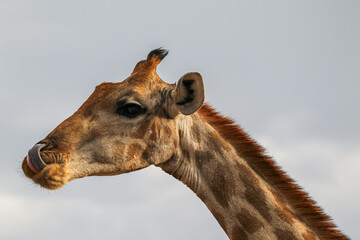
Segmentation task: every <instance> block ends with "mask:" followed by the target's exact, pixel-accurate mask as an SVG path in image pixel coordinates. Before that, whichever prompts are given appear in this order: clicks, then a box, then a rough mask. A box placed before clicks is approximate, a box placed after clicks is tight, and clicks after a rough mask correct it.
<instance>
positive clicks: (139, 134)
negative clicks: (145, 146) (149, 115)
mask: <svg viewBox="0 0 360 240" xmlns="http://www.w3.org/2000/svg"><path fill="white" fill-rule="evenodd" d="M149 125H150V121H146V122H144V123H143V125H141V127H140V128H139V129H138V132H137V134H136V136H135V137H136V138H144V137H145V134H146V132H147V131H148V130H149Z"/></svg>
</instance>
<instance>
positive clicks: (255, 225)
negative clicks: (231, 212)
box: [236, 209, 264, 234]
mask: <svg viewBox="0 0 360 240" xmlns="http://www.w3.org/2000/svg"><path fill="white" fill-rule="evenodd" d="M236 218H237V219H238V220H239V223H240V225H242V226H243V227H244V228H245V230H246V232H248V233H250V234H251V233H254V232H256V231H257V230H258V229H259V228H262V227H263V226H264V225H263V224H262V222H260V220H259V219H257V218H256V217H254V216H252V215H251V214H250V212H249V211H248V210H246V209H241V211H240V213H238V214H236Z"/></svg>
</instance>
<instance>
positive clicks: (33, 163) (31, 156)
mask: <svg viewBox="0 0 360 240" xmlns="http://www.w3.org/2000/svg"><path fill="white" fill-rule="evenodd" d="M43 147H45V144H39V143H38V144H35V145H34V146H33V147H32V148H30V150H29V152H28V155H27V156H26V163H27V165H28V166H29V168H30V169H31V170H32V171H33V172H34V173H38V172H40V171H41V170H42V169H43V168H44V167H45V166H46V163H45V162H44V161H43V160H42V159H41V155H40V150H41V149H42V148H43Z"/></svg>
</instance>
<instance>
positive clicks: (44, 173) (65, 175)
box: [22, 158, 70, 190]
mask: <svg viewBox="0 0 360 240" xmlns="http://www.w3.org/2000/svg"><path fill="white" fill-rule="evenodd" d="M22 169H23V171H24V173H25V175H26V176H27V177H29V178H31V179H32V180H33V181H34V182H35V183H37V184H39V185H40V186H41V187H43V188H46V189H50V190H56V189H59V188H61V187H62V186H64V185H65V184H66V183H67V182H68V181H69V179H70V174H69V168H68V167H67V164H65V163H52V164H49V165H46V166H45V167H44V168H43V169H42V170H41V171H40V172H38V173H36V172H34V171H33V170H32V169H31V168H30V166H29V165H28V163H27V159H26V158H25V159H24V161H23V164H22Z"/></svg>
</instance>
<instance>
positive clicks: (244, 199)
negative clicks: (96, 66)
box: [22, 48, 348, 240]
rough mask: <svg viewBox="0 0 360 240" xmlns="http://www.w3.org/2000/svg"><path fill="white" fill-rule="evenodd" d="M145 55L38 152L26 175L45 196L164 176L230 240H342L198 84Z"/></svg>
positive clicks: (158, 52) (157, 53) (157, 55)
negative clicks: (151, 169) (78, 184)
mask: <svg viewBox="0 0 360 240" xmlns="http://www.w3.org/2000/svg"><path fill="white" fill-rule="evenodd" d="M167 54H168V51H167V50H165V49H162V48H159V49H155V50H153V51H151V52H150V53H149V54H148V56H147V58H146V60H143V61H140V62H139V63H138V64H136V66H135V68H134V70H133V72H132V73H131V75H130V76H129V77H128V78H127V79H125V80H124V81H122V82H117V83H109V82H105V83H102V84H100V85H99V86H97V87H96V89H95V91H94V92H93V93H92V94H91V95H90V97H89V98H88V99H87V100H86V101H85V102H84V103H83V104H82V106H81V107H80V108H79V109H78V110H77V111H76V112H75V113H74V114H73V115H72V116H70V117H69V118H68V119H66V120H65V121H63V122H62V123H61V124H60V125H58V126H57V127H56V128H55V129H54V130H53V131H52V132H50V134H48V135H47V136H46V137H45V138H44V139H43V140H41V141H40V142H38V143H37V144H35V145H34V146H33V147H32V148H31V149H30V150H29V152H28V155H27V156H26V157H25V159H24V160H23V162H22V169H23V171H24V173H25V175H26V176H27V177H29V178H31V179H32V180H33V181H34V182H35V183H37V184H39V185H40V186H42V187H44V188H47V189H52V190H54V189H58V188H60V187H62V186H63V185H64V184H66V183H67V182H69V181H72V180H75V179H78V178H82V177H86V176H94V175H97V176H107V175H117V174H122V173H127V172H131V171H135V170H139V169H142V168H145V167H147V166H150V165H155V166H157V167H160V168H161V169H163V170H164V171H165V172H167V173H169V174H170V175H172V176H174V177H175V178H177V179H178V180H180V181H181V182H183V183H184V184H185V185H187V186H188V187H189V188H190V189H191V190H192V191H193V192H195V194H196V195H197V196H198V197H199V198H200V199H201V200H202V201H203V202H204V204H205V205H206V206H207V207H208V209H209V210H210V211H211V213H212V214H213V216H214V217H215V218H216V220H217V221H218V223H219V224H220V226H221V227H222V228H223V230H224V231H225V233H226V234H227V236H228V237H229V239H234V240H237V239H242V240H243V239H245V240H246V239H305V240H312V239H348V238H347V236H345V235H344V234H342V233H341V232H340V231H339V230H337V228H336V226H335V225H334V224H333V223H332V222H331V220H330V218H329V217H328V216H327V215H326V214H325V213H324V212H323V211H322V209H321V208H320V207H319V206H317V205H316V204H315V202H314V201H313V200H312V199H311V198H310V197H309V196H308V195H307V193H305V192H304V191H302V190H301V188H300V187H299V186H298V185H297V184H296V183H295V182H294V181H293V180H292V179H291V178H290V177H288V176H287V175H286V174H285V172H284V171H283V170H281V168H280V167H279V166H277V165H276V163H275V162H274V161H273V160H272V159H271V158H270V157H269V156H267V155H266V154H265V153H264V149H263V148H262V147H261V146H260V145H259V144H257V143H256V142H255V141H254V140H253V139H252V138H251V137H250V136H249V135H248V134H247V133H246V132H244V131H243V130H242V129H241V128H240V127H239V126H238V125H236V124H235V123H234V122H233V121H232V120H231V119H229V118H226V117H223V116H221V115H220V113H218V112H217V111H216V110H215V109H214V108H213V107H212V106H211V105H209V104H207V103H204V84H203V79H202V76H201V75H200V74H199V73H196V72H190V73H186V74H184V75H183V76H182V77H181V78H180V79H179V81H178V82H177V83H176V84H168V83H165V82H164V81H162V80H161V79H160V77H159V76H158V74H157V72H156V68H157V66H158V64H159V63H160V62H161V61H162V60H163V58H165V56H166V55H167Z"/></svg>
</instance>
